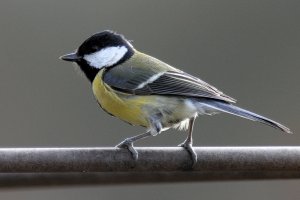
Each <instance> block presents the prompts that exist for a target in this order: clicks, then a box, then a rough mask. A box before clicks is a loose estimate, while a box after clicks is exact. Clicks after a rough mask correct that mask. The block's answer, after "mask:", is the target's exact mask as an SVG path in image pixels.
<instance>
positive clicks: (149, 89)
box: [104, 67, 236, 103]
mask: <svg viewBox="0 0 300 200" xmlns="http://www.w3.org/2000/svg"><path fill="white" fill-rule="evenodd" d="M104 81H105V82H106V83H107V84H108V85H110V86H111V87H113V88H114V89H117V90H120V91H123V92H126V93H130V94H136V95H174V96H186V97H200V98H201V97H202V98H203V97H205V98H212V99H218V100H223V101H226V102H231V103H234V102H236V100H235V99H233V98H231V97H230V96H227V95H225V94H224V93H223V92H221V91H220V90H218V89H217V88H215V87H213V86H212V85H210V84H208V83H206V82H204V81H202V80H200V79H199V78H196V77H194V76H192V75H190V74H187V73H185V72H182V71H176V72H175V71H165V72H156V71H153V70H151V69H141V68H131V69H130V67H123V68H122V67H118V68H116V69H114V68H112V69H111V70H109V71H108V73H106V74H105V75H104Z"/></svg>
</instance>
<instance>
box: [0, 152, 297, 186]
mask: <svg viewBox="0 0 300 200" xmlns="http://www.w3.org/2000/svg"><path fill="white" fill-rule="evenodd" d="M137 151H138V152H139V159H138V160H137V161H135V160H133V159H132V157H131V155H130V154H129V152H128V151H127V150H125V149H117V148H0V187H12V186H38V185H39V186H41V185H66V184H67V185H69V184H122V183H126V184H127V183H153V182H180V181H207V180H241V179H243V180H245V179H291V178H300V147H195V151H196V153H197V155H198V162H197V164H196V165H195V166H194V167H193V168H191V166H192V161H191V158H190V156H189V154H188V153H187V152H186V151H185V150H183V148H180V147H143V148H137Z"/></svg>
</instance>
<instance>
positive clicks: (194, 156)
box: [178, 141, 197, 167]
mask: <svg viewBox="0 0 300 200" xmlns="http://www.w3.org/2000/svg"><path fill="white" fill-rule="evenodd" d="M178 146H180V147H183V148H185V149H186V150H187V152H188V153H189V154H190V156H191V158H192V162H193V164H192V167H194V166H195V164H196V163H197V154H196V152H195V151H194V149H193V146H192V143H191V142H188V141H184V142H183V143H181V144H179V145H178Z"/></svg>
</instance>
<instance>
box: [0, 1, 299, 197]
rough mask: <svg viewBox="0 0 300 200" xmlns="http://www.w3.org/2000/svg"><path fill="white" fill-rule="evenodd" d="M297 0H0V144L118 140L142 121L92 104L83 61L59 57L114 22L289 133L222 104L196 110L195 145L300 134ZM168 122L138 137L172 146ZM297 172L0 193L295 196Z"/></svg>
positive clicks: (261, 141)
mask: <svg viewBox="0 0 300 200" xmlns="http://www.w3.org/2000/svg"><path fill="white" fill-rule="evenodd" d="M299 24H300V1H297V0H295V1H293V0H287V1H282V0H259V1H258V0H252V1H250V0H249V1H239V0H227V1H223V0H216V1H215V0H214V1H211V0H201V1H196V0H195V1H180V0H177V1H160V0H152V1H141V0H134V1H133V0H131V1H129V0H123V1H116V0H109V1H100V0H94V1H79V0H77V1H70V0H66V1H63V0H59V1H58V0H52V1H40V0H39V1H38V0H26V1H21V0H19V1H18V0H2V1H1V2H0V27H1V29H0V59H1V66H0V91H1V93H0V95H1V98H0V121H1V125H0V132H1V140H0V146H1V147H71V146H72V147H73V146H78V147H92V146H93V147H94V146H95V147H99V146H114V145H116V144H117V143H119V142H120V141H121V140H123V139H124V138H126V137H128V136H133V135H136V134H138V133H141V132H143V131H144V130H143V128H140V127H132V126H129V125H128V124H126V123H124V122H122V121H120V120H118V119H116V118H112V117H111V116H110V115H107V114H106V113H105V112H103V111H102V110H101V109H100V108H99V107H98V105H97V103H96V101H95V99H94V97H93V94H92V91H91V85H90V83H89V82H88V81H87V79H86V78H85V77H84V76H82V75H81V73H80V72H79V70H75V69H74V67H73V66H72V65H71V64H70V63H67V62H63V61H61V60H59V59H58V57H59V56H60V55H62V54H65V53H69V52H70V51H73V50H74V49H75V48H77V47H78V45H80V44H81V42H82V41H83V40H85V39H86V38H87V37H88V36H90V35H91V34H92V33H95V32H98V31H101V30H105V29H112V30H115V31H117V32H119V33H122V34H124V35H125V36H126V37H127V38H128V39H130V40H133V45H134V46H135V47H136V48H137V49H139V50H141V51H144V52H146V53H148V54H150V55H153V56H155V57H157V58H159V59H161V60H163V61H165V62H167V63H169V64H171V65H174V66H176V67H178V68H181V69H183V70H185V71H186V72H188V73H191V74H193V75H195V76H198V77H200V78H202V79H203V80H205V81H207V82H209V83H211V84H213V85H214V86H216V87H217V88H219V89H221V90H222V91H223V92H225V93H226V94H228V95H230V96H232V97H234V98H236V99H238V105H240V106H242V107H245V108H248V109H250V110H252V111H256V112H258V113H260V114H263V115H265V116H268V117H270V118H272V119H275V120H277V121H279V122H282V123H283V124H285V125H287V126H288V127H290V128H291V129H292V130H293V132H294V133H295V134H293V135H288V134H282V133H281V132H279V131H277V130H275V129H272V128H270V127H267V126H263V125H261V124H259V123H253V122H251V121H247V120H244V119H240V118H237V117H234V116H229V115H226V114H222V115H217V116H214V117H208V116H203V117H199V118H198V120H197V121H196V126H195V134H194V144H195V146H240V145H242V146H271V145H277V146H281V145H299V144H300V134H299V130H300V124H299V113H300V103H299V97H300V90H299V84H300V81H299V72H300V69H299V64H300V26H299ZM185 137H186V134H185V133H182V132H177V131H174V130H170V131H168V132H164V133H163V134H161V135H159V136H157V137H153V138H149V139H148V140H145V141H141V142H138V143H136V146H176V145H177V144H179V143H181V142H182V141H183V140H184V139H185ZM299 186H300V180H284V181H281V180H273V181H235V182H201V183H180V184H145V185H143V184H140V185H119V186H111V185H110V186H82V187H81V186H76V187H73V186H72V187H50V188H31V189H13V190H3V189H2V190H0V199H5V200H10V199H21V198H22V199H23V200H27V199H28V200H29V199H30V200H34V199H45V200H47V199H72V200H77V199H83V198H84V199H116V198H122V199H131V200H133V199H144V200H147V199H154V198H161V199H162V198H163V199H184V198H185V199H201V198H202V199H219V198H222V199H243V200H248V199H249V200H250V199H251V200H252V199H272V200H276V199H278V200H279V199H299V196H300V191H299Z"/></svg>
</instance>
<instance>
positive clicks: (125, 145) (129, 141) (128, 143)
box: [116, 131, 151, 160]
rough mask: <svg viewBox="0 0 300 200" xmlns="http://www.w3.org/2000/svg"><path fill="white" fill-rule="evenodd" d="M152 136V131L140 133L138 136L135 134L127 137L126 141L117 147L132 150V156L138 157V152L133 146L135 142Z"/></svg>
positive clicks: (135, 158)
mask: <svg viewBox="0 0 300 200" xmlns="http://www.w3.org/2000/svg"><path fill="white" fill-rule="evenodd" d="M149 136H151V132H150V131H148V132H147V133H142V134H139V135H137V136H133V137H130V138H126V139H125V140H124V141H122V142H121V143H120V144H118V145H117V146H116V147H118V148H124V149H128V151H130V153H131V155H132V157H133V159H134V160H137V159H138V152H137V151H136V150H135V148H134V147H133V143H134V142H135V141H137V140H140V139H143V138H146V137H149Z"/></svg>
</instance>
